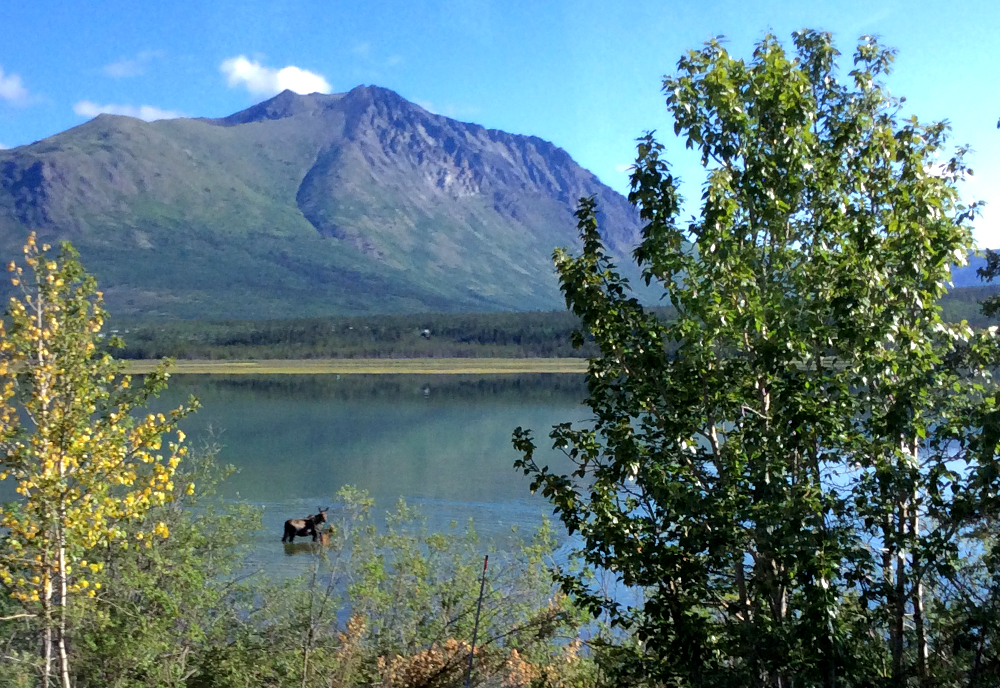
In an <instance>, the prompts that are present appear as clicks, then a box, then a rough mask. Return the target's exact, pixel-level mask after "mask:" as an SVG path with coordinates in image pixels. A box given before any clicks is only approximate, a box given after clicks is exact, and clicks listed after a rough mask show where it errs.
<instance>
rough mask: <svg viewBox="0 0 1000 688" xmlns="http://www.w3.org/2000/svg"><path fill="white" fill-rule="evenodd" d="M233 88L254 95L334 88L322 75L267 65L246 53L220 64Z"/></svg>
mask: <svg viewBox="0 0 1000 688" xmlns="http://www.w3.org/2000/svg"><path fill="white" fill-rule="evenodd" d="M219 70H220V71H221V72H222V73H223V74H225V75H226V83H228V84H229V87H230V88H236V87H238V86H243V87H244V88H246V89H247V90H248V91H250V93H253V94H254V95H263V96H273V95H274V94H275V93H280V92H281V91H284V90H285V89H289V90H291V91H294V92H295V93H303V94H305V93H329V92H330V91H331V90H332V88H331V87H330V82H328V81H327V80H326V79H325V78H324V77H323V75H322V74H317V73H316V72H310V71H308V70H305V69H301V68H300V67H296V66H294V65H289V66H287V67H283V68H281V69H275V68H273V67H265V66H264V65H262V64H261V63H260V62H256V61H254V60H250V59H248V58H247V57H246V56H244V55H240V56H238V57H231V58H229V59H228V60H226V61H225V62H223V63H222V64H221V65H220V66H219Z"/></svg>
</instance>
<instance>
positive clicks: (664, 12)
mask: <svg viewBox="0 0 1000 688" xmlns="http://www.w3.org/2000/svg"><path fill="white" fill-rule="evenodd" d="M802 27H809V28H817V29H822V30H826V31H832V32H833V33H834V35H835V38H836V40H837V43H838V46H839V47H840V49H841V51H842V52H844V53H845V54H846V55H849V54H850V53H851V52H852V50H853V46H854V44H855V42H856V39H857V37H858V36H860V35H861V34H865V33H872V34H876V35H878V36H880V37H881V40H882V41H883V43H885V44H887V45H891V46H894V47H896V48H898V49H899V57H898V59H897V62H896V68H895V73H894V74H893V76H892V77H891V78H890V81H889V85H890V88H891V89H892V91H893V93H895V94H896V95H905V96H906V97H907V112H908V113H912V114H916V115H918V116H919V117H920V118H921V119H922V120H937V119H948V120H950V121H951V123H952V125H953V140H954V142H955V143H967V144H970V145H971V146H972V147H973V148H974V149H975V151H976V153H975V155H974V156H973V157H972V159H971V160H972V166H973V168H974V169H975V171H976V176H975V177H974V178H973V180H971V181H970V182H969V183H968V184H967V185H966V187H965V188H964V190H963V191H964V193H965V195H966V197H967V198H976V199H980V200H985V201H987V202H988V203H990V205H989V206H988V207H987V209H986V212H985V213H984V216H983V217H982V218H981V219H980V220H979V221H978V222H977V231H976V235H977V238H978V240H979V242H980V244H981V245H984V246H1000V131H998V130H997V129H996V124H997V120H998V118H1000V88H998V87H1000V77H998V73H1000V10H997V9H996V6H995V2H988V1H985V0H983V1H978V0H977V1H973V2H961V1H956V2H953V3H947V4H946V3H944V2H929V1H923V2H921V1H919V0H918V1H911V2H902V1H896V0H846V1H842V2H808V1H805V2H803V1H801V0H800V1H799V2H780V1H776V0H769V1H756V0H741V1H732V2H703V3H698V2H692V1H691V0H685V1H683V2H673V1H671V2H667V1H662V0H661V1H633V2H628V1H625V0H622V1H620V2H613V1H605V2H597V1H592V0H573V1H569V0H567V1H552V2H544V1H538V0H536V1H535V2H519V1H517V0H454V1H450V2H433V1H430V0H398V1H396V0H392V1H381V0H371V1H369V2H336V1H331V0H323V1H313V0H239V1H236V0H223V1H215V0H171V2H135V0H102V2H100V3H80V2H67V1H66V0H33V2H30V3H27V2H5V3H3V4H2V5H0V145H3V146H6V147H13V146H19V145H23V144H27V143H31V142H32V141H35V140H38V139H41V138H44V137H46V136H50V135H52V134H55V133H57V132H59V131H62V130H64V129H67V128H69V127H72V126H74V125H77V124H80V123H82V122H84V121H86V120H87V119H88V118H89V117H92V116H94V115H95V114H97V113H98V112H100V111H112V112H117V113H119V114H133V115H135V116H142V117H144V118H147V119H150V118H155V117H158V116H175V115H188V116H222V115H227V114H230V113H232V112H235V111H237V110H240V109H243V108H245V107H247V106H248V105H250V104H252V103H255V102H258V101H260V100H263V99H265V98H266V97H268V96H269V95H272V94H273V92H274V91H275V89H277V88H279V87H280V86H291V87H293V88H302V89H310V90H312V89H316V88H319V89H320V90H329V91H330V92H341V91H347V90H349V89H351V88H352V87H354V86H356V85H358V84H362V83H363V84H377V85H380V86H385V87H387V88H391V89H393V90H395V91H398V92H399V93H400V94H401V95H403V96H404V97H406V98H408V99H410V100H412V101H415V102H418V103H420V104H421V105H424V106H425V107H427V108H428V109H431V110H433V111H435V112H438V113H439V114H443V115H448V116H451V117H455V118H457V119H462V120H467V121H473V122H478V123H480V124H483V125H486V126H489V127H495V128H499V129H504V130H506V131H510V132H514V133H520V134H533V135H536V136H540V137H542V138H545V139H548V140H551V141H553V142H555V143H556V144H558V145H559V146H562V147H563V148H565V149H566V150H567V151H568V152H569V153H570V155H572V156H573V157H574V158H575V159H576V160H577V161H578V162H579V163H580V164H582V165H583V166H585V167H587V168H588V169H590V170H591V171H593V172H595V173H596V174H597V175H598V176H599V177H600V178H601V179H602V180H603V181H604V182H606V183H608V184H610V185H611V186H613V187H615V188H616V189H618V190H619V191H625V190H626V186H627V174H626V172H625V171H624V170H625V168H626V167H627V165H628V164H629V163H630V162H631V160H632V159H633V157H634V140H635V138H636V137H637V136H639V135H640V134H642V133H643V132H644V131H646V130H649V129H657V130H659V131H660V132H661V139H662V140H663V142H664V143H666V144H667V146H668V151H670V157H671V159H673V160H676V162H677V169H678V171H679V172H680V174H681V175H682V176H683V177H684V178H685V179H687V180H689V182H690V183H691V186H690V187H689V188H688V190H687V195H688V196H692V197H697V193H698V188H697V186H696V184H697V183H698V182H699V181H700V179H699V176H698V171H697V169H695V168H694V167H693V166H692V162H691V157H690V155H685V152H684V151H683V146H682V145H680V144H679V143H677V142H675V141H674V140H673V138H672V136H671V135H670V132H671V128H670V121H669V119H668V117H667V115H666V111H665V107H664V104H663V97H662V96H661V94H660V92H659V88H660V81H661V78H662V76H663V75H664V74H667V73H671V72H672V71H673V69H674V66H675V65H676V62H677V59H678V58H679V57H680V55H681V54H682V53H683V52H684V51H685V50H688V49H691V48H696V47H698V46H699V45H701V43H702V42H703V41H705V40H707V39H708V38H710V37H712V36H717V35H725V36H726V37H727V39H728V48H729V50H730V51H731V52H732V53H734V54H737V55H741V56H749V54H750V51H751V50H752V46H753V43H754V42H755V41H757V40H759V39H760V38H761V36H762V35H763V34H764V33H765V32H767V31H768V30H770V31H773V32H774V33H776V34H777V35H778V36H779V37H782V38H783V39H787V38H788V37H789V36H790V34H791V32H792V31H794V30H796V29H799V28H802ZM241 58H242V59H241ZM846 63H847V61H846V59H845V64H846Z"/></svg>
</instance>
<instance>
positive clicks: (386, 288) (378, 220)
mask: <svg viewBox="0 0 1000 688" xmlns="http://www.w3.org/2000/svg"><path fill="white" fill-rule="evenodd" d="M591 195H594V196H596V197H597V199H598V205H599V208H600V211H601V225H602V233H603V235H604V237H605V239H606V241H607V244H608V246H609V248H610V249H611V251H612V253H613V254H615V255H616V256H618V257H619V259H620V260H619V262H620V263H622V264H624V263H626V262H628V259H627V256H628V254H629V253H630V251H631V249H632V248H633V247H634V246H635V244H636V243H637V242H638V240H639V232H640V224H639V219H638V215H637V213H636V212H635V210H634V209H633V208H632V207H631V206H630V205H629V203H628V202H627V201H626V199H625V198H624V197H622V196H621V195H620V194H618V193H617V192H615V191H613V190H612V189H610V188H609V187H607V186H605V185H604V184H602V183H601V182H600V181H599V180H598V179H597V177H595V176H594V175H593V174H591V173H590V172H588V171H586V170H585V169H583V168H581V167H580V166H579V165H577V164H576V163H575V162H574V161H573V160H572V159H571V158H570V156H569V155H568V154H567V153H566V152H565V151H564V150H562V149H560V148H558V147H556V146H555V145H553V144H551V143H549V142H547V141H543V140H542V139H539V138H537V137H533V136H518V135H513V134H508V133H505V132H502V131H497V130H493V129H485V128H483V127H481V126H478V125H475V124H467V123H463V122H458V121H455V120H452V119H449V118H447V117H442V116H440V115H435V114H432V113H430V112H427V111H426V110H424V109H422V108H421V107H419V106H417V105H415V104H413V103H410V102H408V101H407V100H405V99H404V98H402V97H400V96H399V95H397V94H396V93H394V92H392V91H389V90H386V89H383V88H378V87H374V86H367V87H365V86H359V87H358V88H355V89H353V90H352V91H350V92H349V93H342V94H336V95H320V94H312V95H305V96H304V95H296V94H294V93H292V92H290V91H285V92H283V93H281V94H279V95H277V96H275V97H274V98H272V99H270V100H268V101H265V102H263V103H260V104H258V105H255V106H253V107H251V108H249V109H247V110H243V111H242V112H237V113H236V114H234V115H231V116H229V117H225V118H221V119H173V120H161V121H157V122H151V123H147V122H143V121H140V120H137V119H132V118H128V117H119V116H114V115H101V116H99V117H97V118H95V119H93V120H91V121H89V122H87V123H86V124H83V125H81V126H78V127H75V128H73V129H70V130H68V131H65V132H62V133H60V134H57V135H55V136H52V137H50V138H47V139H44V140H42V141H39V142H37V143H34V144H31V145H28V146H22V147H20V148H14V149H11V150H2V151H0V257H3V256H7V257H16V256H18V255H20V246H21V244H22V243H23V240H24V238H25V236H26V235H27V233H28V231H29V230H32V229H34V230H37V231H38V232H39V234H40V236H41V237H42V238H43V239H44V240H46V241H50V242H51V241H55V240H58V239H64V238H65V239H70V240H72V241H73V243H74V245H75V246H76V247H77V249H78V250H79V251H80V253H81V254H82V257H83V262H84V264H85V266H86V267H87V268H88V270H90V271H91V272H93V273H95V274H96V275H97V277H98V280H99V282H100V285H101V287H102V288H103V290H104V292H105V296H106V299H107V302H108V304H109V307H110V308H111V310H112V312H113V313H114V314H116V315H120V316H123V317H154V318H164V317H167V318H177V317H180V318H269V317H270V318H273V317H290V316H306V315H346V314H367V313H391V312H397V313H405V312H427V311H491V310H542V309H553V308H561V307H562V306H563V302H562V299H561V297H560V295H559V291H558V286H557V281H556V278H555V276H554V273H553V269H552V263H551V254H552V250H553V248H554V247H555V246H565V245H575V244H576V231H575V224H576V222H575V219H574V217H573V212H574V210H575V209H576V204H577V199H579V198H580V197H581V196H591ZM6 259H7V258H5V259H4V260H6Z"/></svg>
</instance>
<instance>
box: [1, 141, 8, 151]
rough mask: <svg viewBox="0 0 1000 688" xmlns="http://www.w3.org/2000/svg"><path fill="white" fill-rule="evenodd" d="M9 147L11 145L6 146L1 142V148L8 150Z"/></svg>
mask: <svg viewBox="0 0 1000 688" xmlns="http://www.w3.org/2000/svg"><path fill="white" fill-rule="evenodd" d="M8 148H10V146H5V145H3V144H2V143H0V150H7V149H8Z"/></svg>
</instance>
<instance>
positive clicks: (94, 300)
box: [0, 235, 191, 688]
mask: <svg viewBox="0 0 1000 688" xmlns="http://www.w3.org/2000/svg"><path fill="white" fill-rule="evenodd" d="M49 251H50V249H49V247H48V246H47V245H46V246H42V247H41V248H40V249H39V247H38V245H37V244H36V240H35V236H34V235H31V236H30V237H29V238H28V241H27V244H26V246H25V248H24V262H25V263H26V265H27V267H28V271H27V272H26V273H25V272H24V270H23V268H21V267H18V266H17V265H16V264H15V263H13V262H11V264H10V265H9V270H10V271H11V272H12V274H13V278H12V282H13V284H14V286H15V287H18V288H20V289H21V291H22V297H21V298H17V297H12V298H11V301H10V307H9V310H8V319H9V331H8V332H3V331H2V330H0V353H2V355H3V358H2V360H0V378H2V390H3V391H2V394H0V400H2V409H0V439H2V441H3V455H2V458H0V479H7V478H11V479H13V480H14V481H15V482H16V484H17V485H16V490H17V493H18V495H19V497H20V499H19V500H18V501H16V502H12V503H8V504H4V505H3V506H2V507H0V527H2V528H3V529H4V531H5V535H4V538H3V540H2V542H0V583H2V585H3V587H4V589H5V591H6V592H7V593H8V594H9V595H10V596H12V597H14V598H15V599H16V600H18V601H20V603H21V604H22V608H23V610H24V611H23V612H22V613H21V614H19V616H24V617H26V618H36V619H38V620H39V621H40V625H41V631H42V634H43V644H42V647H43V650H42V684H43V685H45V686H48V685H49V682H50V680H51V676H52V666H53V663H54V658H53V653H54V652H57V653H58V657H59V668H60V678H61V683H62V685H63V686H64V688H69V686H70V671H69V660H68V655H67V641H68V638H69V634H70V629H69V628H68V625H67V624H68V618H69V616H68V608H69V605H70V602H71V599H73V598H74V596H75V597H80V598H87V597H94V596H95V595H97V594H99V593H98V590H99V583H94V584H93V585H92V584H91V577H92V576H93V575H94V574H96V573H97V572H99V571H100V570H101V568H102V557H103V556H105V553H106V552H107V548H108V547H110V546H111V545H112V544H115V545H116V546H120V547H130V546H131V547H139V546H146V547H148V546H150V540H151V539H153V538H166V537H167V536H168V534H169V529H168V528H167V526H166V525H165V524H164V523H162V522H159V523H156V524H150V525H151V528H150V529H149V530H148V531H142V530H140V531H137V532H134V533H132V539H131V541H129V540H126V539H125V535H126V528H125V526H126V525H127V524H128V523H130V522H133V521H138V520H139V519H141V518H142V517H143V515H144V514H145V513H146V512H147V511H148V510H149V509H150V508H153V507H156V506H160V505H163V504H165V503H167V502H168V501H170V499H171V496H172V494H173V492H174V489H175V486H174V483H173V480H172V476H173V474H174V471H175V469H176V467H177V465H178V463H179V462H180V460H181V457H182V456H183V455H184V453H185V448H184V447H183V446H181V443H182V441H183V439H184V435H183V433H182V432H180V431H179V430H177V428H176V423H177V421H178V420H179V419H180V418H181V417H183V416H184V415H185V414H186V413H187V412H188V411H189V410H191V407H187V408H179V409H176V410H174V411H172V412H171V413H170V414H168V415H164V414H148V415H146V416H145V417H143V418H134V417H133V415H132V414H133V412H135V411H136V409H138V408H141V407H143V406H144V405H145V404H146V402H147V401H148V399H149V398H150V397H151V396H152V395H154V394H156V393H157V392H158V391H159V390H160V389H161V388H162V387H163V386H164V384H165V381H166V378H167V374H166V372H165V368H164V367H161V368H159V369H158V370H157V372H156V373H155V374H153V375H150V376H147V377H146V378H145V380H144V383H143V385H142V386H141V387H140V388H139V389H137V390H133V388H132V387H131V382H132V380H131V377H130V376H128V375H122V374H121V372H122V371H121V367H120V366H119V364H118V363H116V362H115V360H114V359H113V358H112V357H111V355H110V354H108V353H105V352H102V351H101V343H102V342H101V339H102V335H101V334H100V331H101V328H102V326H103V323H104V320H105V311H104V309H103V307H102V299H101V294H100V292H98V291H97V290H96V283H95V280H94V278H93V277H91V276H90V275H88V274H87V273H86V272H84V270H83V268H82V267H81V265H80V263H79V261H78V260H77V258H78V256H77V254H76V252H75V251H74V250H73V249H72V247H71V246H70V245H69V244H68V243H66V244H63V246H62V250H61V252H60V254H59V257H58V259H56V260H53V259H52V258H51V257H50V255H49ZM167 433H173V434H174V437H175V439H173V440H170V441H169V442H168V443H167V446H166V451H165V452H163V453H162V454H161V453H158V452H160V451H161V450H162V449H163V447H162V437H163V436H164V435H165V434H167ZM189 488H190V486H189Z"/></svg>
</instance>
